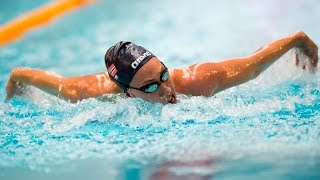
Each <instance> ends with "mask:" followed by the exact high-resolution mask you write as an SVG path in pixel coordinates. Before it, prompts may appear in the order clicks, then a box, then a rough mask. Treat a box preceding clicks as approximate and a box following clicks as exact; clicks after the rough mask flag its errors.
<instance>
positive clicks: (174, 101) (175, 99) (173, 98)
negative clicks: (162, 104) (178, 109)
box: [169, 94, 177, 104]
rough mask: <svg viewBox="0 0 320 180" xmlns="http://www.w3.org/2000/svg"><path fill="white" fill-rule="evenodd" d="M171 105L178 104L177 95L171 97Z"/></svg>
mask: <svg viewBox="0 0 320 180" xmlns="http://www.w3.org/2000/svg"><path fill="white" fill-rule="evenodd" d="M169 103H171V104H176V103H177V97H176V95H175V94H173V95H172V96H171V97H170V100H169Z"/></svg>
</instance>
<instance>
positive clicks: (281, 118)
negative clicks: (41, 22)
mask: <svg viewBox="0 0 320 180" xmlns="http://www.w3.org/2000/svg"><path fill="white" fill-rule="evenodd" d="M45 2H46V1H39V2H38V5H40V4H43V3H45ZM13 4H19V8H13ZM319 5H320V4H319V2H318V1H316V0H306V1H299V2H292V1H289V0H283V1H277V0H269V1H251V0H246V1H243V0H242V1H240V0H236V1H231V0H227V1H223V2H220V1H209V0H205V1H201V3H199V1H195V0H190V1H182V0H177V1H169V0H163V1H146V0H140V1H135V3H132V2H131V1H125V0H123V1H114V0H110V1H98V2H96V3H93V4H91V5H89V6H87V7H84V8H82V9H80V10H78V11H74V12H72V13H70V14H68V15H67V16H64V17H63V18H60V19H59V20H57V21H54V22H53V23H51V24H49V25H47V26H45V27H42V28H39V29H36V30H34V31H32V32H29V33H28V34H27V35H26V36H24V37H23V38H22V39H20V40H18V41H16V42H14V43H12V44H9V45H7V46H5V47H2V48H1V49H0V67H1V71H0V73H1V75H0V89H1V91H0V99H2V101H1V102H0V178H1V179H22V178H23V179H57V178H60V179H70V178H76V179H88V178H93V179H187V178H189V179H257V178H261V179H319V177H320V171H319V169H320V120H319V119H320V73H319V72H316V73H315V74H311V73H308V72H304V71H303V70H301V69H299V68H296V67H295V66H294V63H293V54H292V52H288V53H287V54H285V55H284V56H283V57H282V58H281V59H280V60H279V61H278V62H276V63H275V64H274V65H272V66H271V67H270V68H269V69H268V70H267V71H265V72H264V73H263V74H262V75H261V76H259V77H258V78H257V79H255V80H253V81H250V82H249V83H246V84H243V85H241V86H238V87H235V88H231V89H229V90H227V91H224V92H221V93H219V94H216V95H215V96H213V97H209V98H206V97H188V96H184V95H178V98H179V103H178V104H175V105H173V104H168V105H164V106H163V105H160V104H150V103H148V102H145V101H142V100H141V99H125V98H123V97H121V96H119V95H106V97H105V98H107V99H109V100H108V101H105V102H102V101H100V100H97V99H87V100H83V101H81V102H78V103H76V104H70V103H67V102H65V101H62V100H59V99H57V98H56V97H52V96H50V95H47V94H45V93H43V92H41V91H39V90H37V89H35V88H32V87H26V89H25V93H23V94H22V95H21V96H16V97H14V98H13V99H12V100H10V101H9V102H7V103H5V102H4V99H5V95H6V92H5V85H6V82H7V79H8V77H9V74H10V71H11V70H12V68H14V67H18V66H29V67H33V68H41V69H46V70H49V71H52V72H55V73H58V74H62V75H65V76H77V75H83V74H90V73H96V72H101V71H105V66H104V61H103V57H104V53H105V51H106V49H107V48H108V47H109V46H111V45H113V44H115V43H116V42H118V41H120V40H128V41H133V42H135V43H137V44H141V45H143V46H145V47H146V48H148V49H149V50H150V51H151V52H153V53H154V54H156V55H158V57H159V58H160V59H162V60H163V62H164V63H165V64H167V65H168V67H183V66H187V65H190V64H193V63H196V62H200V61H213V62H216V61H219V60H222V59H227V58H232V57H243V56H246V55H249V54H250V53H252V52H253V51H255V50H256V49H258V48H259V47H261V46H262V45H264V44H266V43H268V42H270V41H272V40H275V39H277V38H280V37H282V36H285V35H288V34H290V33H292V32H294V31H297V30H303V31H305V32H306V33H307V34H308V35H309V36H310V37H311V38H312V39H313V40H314V41H315V42H316V43H317V44H320V34H319V33H318V32H320V31H319V30H320V29H319V26H318V25H317V22H318V19H319V18H320V6H319ZM35 7H37V3H32V4H28V3H19V2H18V0H14V1H10V2H9V1H8V2H6V6H0V9H1V11H0V20H1V22H5V21H7V20H8V19H11V18H13V17H16V16H18V15H20V14H21V12H27V11H28V9H30V8H35Z"/></svg>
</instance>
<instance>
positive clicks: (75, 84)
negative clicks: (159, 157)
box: [6, 32, 318, 104]
mask: <svg viewBox="0 0 320 180" xmlns="http://www.w3.org/2000/svg"><path fill="white" fill-rule="evenodd" d="M292 48H296V49H298V50H299V51H300V52H302V53H304V54H305V55H306V56H307V57H308V61H304V62H302V61H300V60H299V57H298V56H296V62H295V63H296V65H299V66H301V67H302V68H303V69H309V70H311V71H314V70H316V67H317V63H318V47H317V45H316V44H315V43H314V42H313V41H312V40H311V39H310V38H309V37H308V36H307V35H306V34H305V33H304V32H296V33H293V34H291V35H289V36H287V37H284V38H281V39H279V40H276V41H274V42H271V43H269V44H267V45H265V46H263V47H262V48H260V49H258V50H257V51H255V52H254V53H253V54H251V55H250V56H248V57H242V58H234V59H228V60H224V61H222V62H217V63H213V62H204V63H197V64H193V65H190V66H188V67H186V68H173V69H168V68H167V67H166V66H165V65H164V64H163V63H162V62H161V61H160V60H159V59H158V58H157V57H156V56H154V55H153V54H152V53H151V52H150V51H148V50H146V49H145V48H143V47H141V46H138V45H135V44H134V43H131V42H119V43H117V44H116V45H115V46H112V47H111V48H110V49H109V50H108V51H107V52H106V55H105V64H106V67H107V71H106V72H101V73H97V74H92V75H86V76H78V77H62V76H59V75H55V74H53V73H49V72H46V71H44V70H39V69H30V68H14V69H13V70H12V72H11V75H10V78H9V80H8V83H7V86H6V91H7V99H10V98H11V97H12V96H13V95H14V94H15V92H16V90H18V89H19V86H20V85H32V86H35V87H37V88H39V89H41V90H43V91H45V92H47V93H50V94H52V95H55V96H58V97H59V98H63V99H65V100H67V101H70V102H77V101H79V100H82V99H86V98H96V97H99V96H101V95H104V94H109V93H125V94H126V95H127V96H128V97H138V98H142V99H144V100H146V101H149V102H159V103H162V104H167V103H176V102H177V98H176V93H181V94H187V95H193V96H212V95H213V94H215V93H218V92H220V91H222V90H225V89H227V88H230V87H233V86H236V85H239V84H242V83H244V82H247V81H249V80H251V79H254V78H256V77H257V76H258V75H259V74H260V73H261V72H263V71H264V70H265V69H267V68H268V67H269V66H270V65H271V64H272V63H274V62H275V61H276V60H278V59H279V58H280V57H281V56H282V55H283V54H285V53H286V52H287V51H289V50H290V49H292Z"/></svg>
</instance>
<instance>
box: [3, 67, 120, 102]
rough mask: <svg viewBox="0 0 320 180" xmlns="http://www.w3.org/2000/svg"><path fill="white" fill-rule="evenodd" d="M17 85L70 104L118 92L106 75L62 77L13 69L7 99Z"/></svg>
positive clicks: (26, 69)
mask: <svg viewBox="0 0 320 180" xmlns="http://www.w3.org/2000/svg"><path fill="white" fill-rule="evenodd" d="M17 84H23V85H32V86H34V87H37V88H39V89H41V90H43V91H45V92H47V93H49V94H52V95H55V96H58V97H61V98H63V99H65V100H68V101H71V102H76V101H78V100H82V99H86V98H91V97H98V96H101V95H103V94H107V93H118V92H120V89H119V88H118V87H117V86H116V84H114V83H113V82H112V81H111V80H110V79H109V76H108V74H107V73H98V74H93V75H87V76H79V77H62V76H59V75H56V74H53V73H50V72H47V71H43V70H39V69H30V68H15V69H13V70H12V72H11V75H10V78H9V80H8V83H7V86H6V90H7V99H10V98H11V97H12V96H13V95H14V92H15V90H16V88H17V87H16V85H17Z"/></svg>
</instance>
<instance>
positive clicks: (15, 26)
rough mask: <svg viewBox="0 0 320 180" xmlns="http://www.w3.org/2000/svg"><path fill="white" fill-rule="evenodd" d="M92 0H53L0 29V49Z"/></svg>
mask: <svg viewBox="0 0 320 180" xmlns="http://www.w3.org/2000/svg"><path fill="white" fill-rule="evenodd" d="M93 1H94V0H55V1H52V2H50V3H48V4H45V5H43V6H41V7H39V8H38V9H35V10H32V11H30V12H28V13H25V14H24V15H23V16H21V17H18V18H16V19H13V20H12V21H10V22H8V23H6V24H4V25H3V26H1V27H0V47H1V46H4V45H6V44H8V43H10V42H12V41H15V40H17V39H19V38H21V37H22V36H23V35H24V34H25V33H26V32H27V31H30V30H31V29H34V28H37V27H41V26H43V25H45V24H48V23H49V22H50V21H52V20H54V19H57V18H58V17H61V16H62V15H63V14H65V13H67V12H69V11H71V10H74V9H77V8H79V7H81V6H83V5H86V4H88V3H90V2H93Z"/></svg>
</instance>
